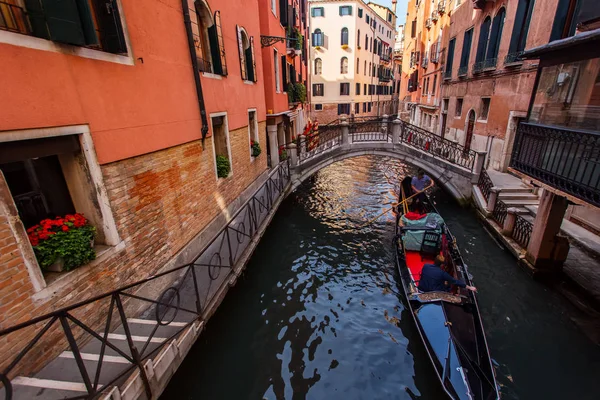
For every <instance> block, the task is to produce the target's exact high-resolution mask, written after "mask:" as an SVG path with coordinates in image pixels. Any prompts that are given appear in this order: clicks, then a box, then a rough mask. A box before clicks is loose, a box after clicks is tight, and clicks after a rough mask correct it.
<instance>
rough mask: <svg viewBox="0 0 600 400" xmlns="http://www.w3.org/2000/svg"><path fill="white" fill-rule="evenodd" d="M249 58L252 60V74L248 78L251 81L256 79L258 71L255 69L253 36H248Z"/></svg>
mask: <svg viewBox="0 0 600 400" xmlns="http://www.w3.org/2000/svg"><path fill="white" fill-rule="evenodd" d="M250 59H251V60H252V72H253V74H252V75H253V76H252V79H250V80H251V81H252V82H257V81H258V71H257V70H256V56H255V55H254V36H252V37H251V38H250Z"/></svg>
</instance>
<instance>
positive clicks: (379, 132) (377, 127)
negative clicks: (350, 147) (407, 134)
mask: <svg viewBox="0 0 600 400" xmlns="http://www.w3.org/2000/svg"><path fill="white" fill-rule="evenodd" d="M349 132H350V137H351V138H352V143H360V142H388V141H389V142H391V140H392V133H391V122H388V121H386V120H383V119H372V120H363V121H360V122H354V123H350V126H349Z"/></svg>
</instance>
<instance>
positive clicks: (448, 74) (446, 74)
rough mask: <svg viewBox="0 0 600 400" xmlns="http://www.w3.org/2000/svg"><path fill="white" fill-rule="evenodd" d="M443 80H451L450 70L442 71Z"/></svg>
mask: <svg viewBox="0 0 600 400" xmlns="http://www.w3.org/2000/svg"><path fill="white" fill-rule="evenodd" d="M444 79H452V70H450V71H444Z"/></svg>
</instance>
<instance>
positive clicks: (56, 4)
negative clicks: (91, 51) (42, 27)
mask: <svg viewBox="0 0 600 400" xmlns="http://www.w3.org/2000/svg"><path fill="white" fill-rule="evenodd" d="M42 6H43V8H44V15H45V16H46V24H47V25H48V31H49V32H50V39H51V40H53V41H56V42H60V43H68V44H74V45H77V46H83V45H85V44H86V42H85V35H84V33H83V27H82V24H81V20H80V17H79V9H78V7H77V3H76V1H75V0H42Z"/></svg>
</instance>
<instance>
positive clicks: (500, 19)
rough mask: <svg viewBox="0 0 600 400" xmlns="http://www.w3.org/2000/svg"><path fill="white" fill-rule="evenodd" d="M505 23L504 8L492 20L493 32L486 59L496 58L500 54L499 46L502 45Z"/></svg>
mask: <svg viewBox="0 0 600 400" xmlns="http://www.w3.org/2000/svg"><path fill="white" fill-rule="evenodd" d="M503 24H504V9H501V11H500V12H499V13H498V14H496V16H495V17H494V20H493V22H492V32H491V33H490V41H489V44H488V48H487V54H486V55H485V59H486V60H490V59H493V58H496V57H497V56H498V48H499V47H500V38H501V37H502V26H503Z"/></svg>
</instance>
